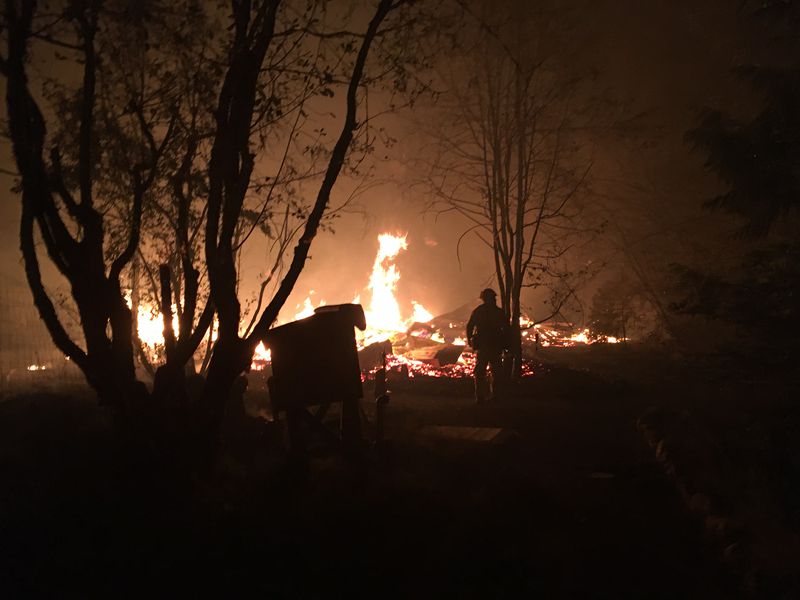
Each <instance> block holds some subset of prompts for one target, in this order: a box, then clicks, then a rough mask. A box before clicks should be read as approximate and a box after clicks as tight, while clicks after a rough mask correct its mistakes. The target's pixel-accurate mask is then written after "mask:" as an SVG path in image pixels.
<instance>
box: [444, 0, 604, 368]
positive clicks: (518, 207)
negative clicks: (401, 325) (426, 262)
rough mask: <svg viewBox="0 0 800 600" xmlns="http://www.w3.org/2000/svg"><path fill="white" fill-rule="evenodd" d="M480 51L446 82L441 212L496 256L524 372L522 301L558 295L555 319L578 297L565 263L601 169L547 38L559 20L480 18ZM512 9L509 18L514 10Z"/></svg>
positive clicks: (471, 52)
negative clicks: (578, 133) (595, 170)
mask: <svg viewBox="0 0 800 600" xmlns="http://www.w3.org/2000/svg"><path fill="white" fill-rule="evenodd" d="M462 5H463V6H464V7H465V10H466V11H467V12H468V14H469V16H471V17H472V21H473V23H472V27H473V29H472V31H471V34H470V38H469V39H470V40H471V41H472V43H471V44H470V45H469V46H468V47H466V48H465V49H464V51H463V60H462V61H461V62H460V63H454V61H451V63H450V64H449V66H448V69H450V70H451V71H450V72H451V73H452V77H450V76H447V75H445V76H443V79H444V80H445V81H446V84H447V91H446V92H445V93H444V94H443V96H444V99H442V100H441V101H440V108H441V109H442V113H443V114H444V118H443V119H442V126H441V127H440V128H438V129H434V130H433V131H431V135H432V138H433V139H434V141H435V145H436V149H437V152H436V159H435V160H434V161H433V163H432V164H431V165H430V171H429V172H430V180H429V182H428V183H429V185H430V189H431V190H432V192H433V195H434V207H436V208H437V209H438V210H440V211H444V212H446V211H455V212H457V213H460V214H461V215H463V216H464V217H466V218H467V219H468V220H469V221H471V222H472V224H473V225H472V227H471V228H470V229H469V230H468V231H467V232H466V233H465V235H467V234H473V235H475V236H477V237H478V238H479V239H480V240H481V241H482V242H483V243H484V244H485V245H486V246H487V247H488V248H490V249H491V252H492V255H493V258H494V265H495V278H496V281H497V285H498V287H499V292H500V293H499V297H500V300H501V305H502V308H503V310H504V312H505V314H506V317H507V318H508V319H509V323H510V330H511V332H512V340H511V354H512V356H513V358H514V360H513V365H514V366H513V373H514V374H515V375H519V373H520V370H521V357H522V341H521V340H522V338H521V332H520V317H521V315H522V292H523V290H525V289H526V288H530V287H535V288H541V287H546V288H550V289H551V290H553V291H554V292H555V295H554V298H553V304H554V307H553V308H554V311H553V312H558V310H559V308H560V307H561V305H562V304H563V302H564V301H565V300H566V299H567V298H568V297H570V296H571V295H572V288H571V286H570V283H569V276H570V273H569V271H566V270H563V268H562V266H563V259H564V257H565V256H566V254H567V253H568V251H569V249H570V247H571V245H572V243H573V242H574V240H575V235H576V234H578V233H580V232H582V231H584V230H585V228H584V227H583V224H582V223H581V211H580V205H579V204H578V203H577V199H578V196H579V195H580V193H581V191H582V189H583V188H584V185H585V184H586V182H587V176H588V174H589V171H590V168H591V161H590V160H589V158H588V157H587V156H585V155H582V153H581V149H580V147H579V146H578V145H577V144H576V140H575V137H574V135H573V133H574V131H575V128H576V126H577V125H578V123H577V122H576V118H578V115H579V113H578V111H577V110H575V105H574V104H573V100H574V98H575V92H576V85H577V82H576V81H575V80H572V79H568V78H567V77H565V76H564V74H563V73H562V72H561V70H560V68H559V64H558V62H557V61H555V60H554V56H555V54H556V48H554V47H552V46H549V45H548V44H549V42H551V41H552V40H550V39H545V38H544V37H541V36H540V35H539V34H542V35H544V34H543V32H544V31H546V29H547V24H548V23H549V24H551V25H552V18H553V15H552V14H548V11H537V10H536V9H534V8H531V7H529V6H522V5H521V4H520V3H513V2H511V3H505V4H503V5H502V6H501V7H493V11H492V14H491V15H488V14H480V13H477V12H474V11H473V10H472V9H471V7H470V6H469V5H468V4H467V3H462ZM504 9H506V10H504Z"/></svg>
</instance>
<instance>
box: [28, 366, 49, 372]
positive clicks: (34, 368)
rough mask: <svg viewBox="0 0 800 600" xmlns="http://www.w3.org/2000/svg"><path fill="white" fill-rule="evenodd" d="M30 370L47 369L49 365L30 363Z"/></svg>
mask: <svg viewBox="0 0 800 600" xmlns="http://www.w3.org/2000/svg"><path fill="white" fill-rule="evenodd" d="M27 369H28V371H45V370H46V369H47V365H28V367H27Z"/></svg>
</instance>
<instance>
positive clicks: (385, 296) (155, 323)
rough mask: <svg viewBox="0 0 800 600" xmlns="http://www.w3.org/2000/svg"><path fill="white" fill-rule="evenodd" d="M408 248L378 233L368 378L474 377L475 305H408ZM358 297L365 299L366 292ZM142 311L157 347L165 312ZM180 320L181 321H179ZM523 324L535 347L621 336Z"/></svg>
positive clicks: (364, 363)
mask: <svg viewBox="0 0 800 600" xmlns="http://www.w3.org/2000/svg"><path fill="white" fill-rule="evenodd" d="M407 248H408V242H407V238H406V236H405V235H393V234H390V233H382V234H380V235H379V236H378V251H377V253H376V256H375V261H374V263H373V266H372V272H371V273H370V276H369V281H368V284H367V287H366V289H365V292H366V293H367V294H368V295H369V298H370V299H369V303H368V304H365V306H364V313H365V315H366V321H367V328H366V330H365V331H363V332H360V331H359V332H357V335H356V339H357V344H358V349H359V363H360V366H361V369H362V371H363V372H364V374H365V377H367V378H368V377H371V376H372V374H374V372H375V371H376V370H377V369H378V368H380V367H381V366H382V365H384V364H385V365H386V368H387V369H388V370H389V371H392V372H395V373H396V374H399V375H400V376H401V377H408V378H414V377H437V378H441V377H448V378H464V377H471V376H472V371H473V367H474V364H475V355H474V353H473V352H472V349H471V348H469V347H468V346H467V342H466V340H465V339H464V336H465V331H466V324H467V321H468V319H469V316H470V313H471V311H472V308H473V306H472V305H471V304H465V305H463V306H461V307H459V308H457V309H456V310H453V311H451V312H449V313H446V314H443V315H440V316H438V317H434V316H433V314H432V313H431V312H430V311H428V310H427V309H426V308H425V307H424V306H423V305H422V304H421V303H420V302H417V301H415V300H412V301H411V303H410V306H408V307H406V308H407V309H406V310H403V308H402V307H401V305H400V302H399V301H398V299H397V297H396V291H397V285H398V282H399V281H400V272H399V270H398V268H397V265H396V260H397V258H398V256H399V255H400V253H401V252H403V251H404V250H406V249H407ZM314 293H315V292H314V291H313V290H312V291H310V292H309V294H308V296H307V297H306V299H305V301H304V302H303V303H302V304H301V305H299V306H298V309H299V310H298V312H297V313H296V314H295V315H293V316H292V317H291V318H290V319H288V320H286V321H283V320H282V321H279V322H278V324H279V325H280V324H285V323H288V322H290V321H297V320H300V319H304V318H306V317H309V316H311V315H313V314H314V312H315V310H317V309H319V308H320V307H322V306H325V304H326V302H325V301H324V300H320V301H319V302H317V303H316V305H315V303H314V302H313V301H312V300H311V296H312V295H314ZM352 302H353V303H354V304H360V303H361V298H360V295H357V296H356V297H355V298H354V299H353V301H352ZM404 315H407V316H405V317H404ZM137 316H138V330H139V338H140V339H141V341H142V342H143V344H144V345H145V346H146V349H149V350H152V351H153V352H156V351H157V349H158V348H160V347H161V346H163V321H162V319H161V315H160V314H158V312H157V311H155V310H147V309H146V308H145V307H143V306H141V305H140V306H139V310H138V315H137ZM176 318H177V317H176ZM175 326H176V327H177V323H176V324H175ZM521 326H522V328H523V331H522V339H523V347H524V348H527V349H529V350H531V351H533V350H534V349H535V348H537V347H548V346H553V347H566V346H575V345H580V344H592V343H595V342H608V343H616V342H618V341H619V340H617V339H615V338H605V337H595V336H593V335H592V334H591V333H590V331H589V330H588V329H584V330H582V331H577V332H576V331H575V329H574V328H573V327H572V326H571V325H569V324H566V323H547V324H544V323H543V324H534V323H533V322H532V321H530V320H528V319H525V318H523V320H522V322H521ZM212 340H213V335H212ZM270 363H271V353H270V350H269V348H266V347H265V346H264V345H263V344H259V345H258V347H257V348H256V353H255V355H254V358H253V363H252V369H253V370H255V371H262V370H264V369H266V368H267V367H268V366H269V365H270ZM522 372H523V375H524V376H528V375H533V362H532V361H525V362H524V363H523V368H522Z"/></svg>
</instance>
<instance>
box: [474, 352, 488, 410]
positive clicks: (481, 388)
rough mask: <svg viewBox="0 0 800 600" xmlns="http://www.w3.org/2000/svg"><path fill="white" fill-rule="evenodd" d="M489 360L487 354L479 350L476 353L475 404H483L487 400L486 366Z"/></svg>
mask: <svg viewBox="0 0 800 600" xmlns="http://www.w3.org/2000/svg"><path fill="white" fill-rule="evenodd" d="M488 364H489V359H488V357H487V356H486V353H485V352H481V351H480V350H478V351H477V352H476V353H475V371H474V373H473V376H474V378H475V402H478V403H481V402H483V401H484V400H485V399H486V366H487V365H488Z"/></svg>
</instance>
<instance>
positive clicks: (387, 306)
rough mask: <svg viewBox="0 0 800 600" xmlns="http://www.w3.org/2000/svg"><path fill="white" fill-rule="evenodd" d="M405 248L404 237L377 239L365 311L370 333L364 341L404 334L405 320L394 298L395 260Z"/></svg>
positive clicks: (381, 236)
mask: <svg viewBox="0 0 800 600" xmlns="http://www.w3.org/2000/svg"><path fill="white" fill-rule="evenodd" d="M406 248H408V244H407V242H406V236H405V235H392V234H390V233H382V234H381V235H379V236H378V254H377V255H376V256H375V262H374V264H373V265H372V274H371V275H370V277H369V286H368V288H369V290H370V292H371V293H372V298H371V300H370V304H369V308H368V309H367V310H366V311H364V312H365V314H366V317H367V324H368V326H369V329H370V330H371V331H370V333H372V335H369V333H368V334H366V336H365V337H366V338H372V337H375V338H376V339H375V341H378V340H379V339H386V338H387V337H389V336H391V335H393V334H395V333H397V332H398V331H405V321H404V320H403V318H402V317H401V316H400V304H399V303H398V302H397V298H395V296H394V292H395V290H396V289H397V282H398V281H400V272H399V271H398V270H397V266H396V265H395V264H394V261H395V260H396V259H397V256H398V255H399V254H400V251H401V250H405V249H406Z"/></svg>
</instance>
